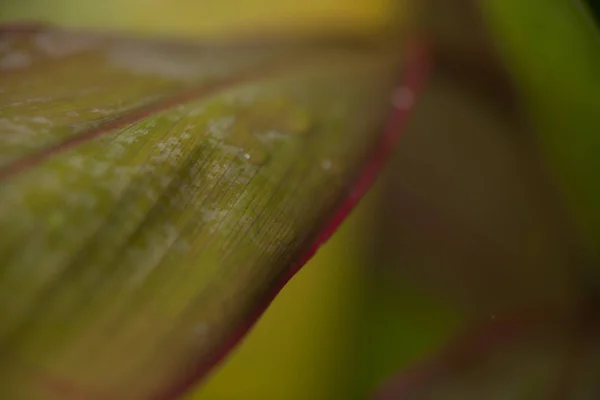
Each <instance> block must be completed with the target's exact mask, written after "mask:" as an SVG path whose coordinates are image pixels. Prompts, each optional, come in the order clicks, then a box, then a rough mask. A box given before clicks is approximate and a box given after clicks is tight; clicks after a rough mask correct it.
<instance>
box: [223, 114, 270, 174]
mask: <svg viewBox="0 0 600 400" xmlns="http://www.w3.org/2000/svg"><path fill="white" fill-rule="evenodd" d="M223 142H224V143H225V144H226V145H228V146H233V147H236V148H238V149H239V151H240V156H241V157H242V158H243V159H244V161H245V162H248V163H250V164H253V165H257V166H261V165H264V164H265V163H266V162H267V160H268V159H269V150H268V149H267V148H266V147H265V146H264V144H262V142H260V141H259V140H258V138H256V137H255V136H254V135H253V134H252V133H251V132H250V131H249V130H248V129H247V128H246V126H244V125H243V124H242V123H241V122H240V121H238V120H236V122H235V123H234V124H233V125H232V126H231V127H230V128H229V129H228V131H227V132H226V134H225V135H224V138H223Z"/></svg>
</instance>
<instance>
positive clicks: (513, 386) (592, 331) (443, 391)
mask: <svg viewBox="0 0 600 400" xmlns="http://www.w3.org/2000/svg"><path fill="white" fill-rule="evenodd" d="M532 311H533V313H531V314H528V312H532ZM552 311H553V310H550V309H539V310H523V312H522V314H520V315H513V316H512V317H507V316H504V317H500V316H499V317H496V318H493V319H492V320H490V321H488V322H484V323H479V324H478V325H476V326H474V327H471V329H469V330H467V331H466V332H465V333H464V334H462V335H460V336H458V337H456V338H454V339H453V340H452V341H451V342H450V343H449V345H448V346H447V347H446V348H445V349H444V350H443V351H441V352H440V353H438V354H436V355H435V356H433V357H429V358H428V359H427V360H423V361H424V362H422V363H420V364H418V365H415V366H413V367H411V368H409V369H407V370H406V371H403V372H401V373H399V374H397V375H396V376H394V377H393V378H392V379H390V380H389V381H388V382H386V384H385V385H384V386H383V387H382V388H381V390H380V391H379V392H378V393H377V397H376V398H377V399H379V400H386V399H390V400H391V399H415V400H437V399H444V400H476V399H527V400H538V399H539V400H542V399H543V400H545V399H578V400H593V399H596V398H598V378H599V375H598V360H599V359H600V358H599V357H598V356H599V355H600V342H599V341H598V336H597V333H598V331H597V326H596V327H593V326H584V327H582V326H581V325H578V323H577V322H575V321H574V320H573V319H571V318H568V317H565V316H564V315H560V314H554V313H553V312H552Z"/></svg>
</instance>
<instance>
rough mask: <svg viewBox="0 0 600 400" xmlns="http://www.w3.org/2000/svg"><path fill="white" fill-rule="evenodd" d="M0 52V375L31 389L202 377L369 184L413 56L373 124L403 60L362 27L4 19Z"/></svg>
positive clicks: (99, 393)
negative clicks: (136, 33) (104, 29)
mask: <svg viewBox="0 0 600 400" xmlns="http://www.w3.org/2000/svg"><path fill="white" fill-rule="evenodd" d="M0 50H1V51H2V53H1V54H0V66H1V68H2V69H1V73H2V74H1V75H0V185H1V186H0V229H1V231H2V239H1V240H0V262H1V264H0V301H1V302H2V308H0V351H1V352H2V357H1V358H0V359H1V363H2V373H1V374H0V391H1V393H2V395H3V396H4V397H7V398H28V399H58V398H60V399H65V398H67V399H68V398H73V399H75V398H77V399H80V398H86V399H88V398H89V399H105V398H110V399H148V398H156V399H163V398H165V399H166V398H172V397H175V396H177V395H179V394H181V393H182V392H183V391H185V389H186V388H187V387H188V386H189V385H190V384H192V383H193V382H194V380H195V379H197V378H200V377H202V376H203V375H204V374H205V373H206V372H207V371H208V370H209V369H210V367H211V366H212V365H214V363H215V362H217V361H218V360H219V359H220V358H221V357H222V356H223V355H224V353H225V352H226V351H227V349H228V348H230V347H231V346H232V345H234V344H235V342H236V341H237V340H238V339H239V337H240V336H241V335H242V334H243V333H244V332H245V331H246V330H247V329H248V328H249V327H250V326H251V324H252V322H253V321H254V319H255V318H256V317H257V315H259V314H260V312H261V311H262V310H263V309H264V307H265V306H266V304H268V301H269V299H270V298H271V296H272V293H273V292H274V291H276V289H277V288H278V287H279V286H280V285H281V284H282V282H285V280H286V279H288V278H289V277H290V276H291V274H293V273H294V272H295V271H296V270H297V268H293V267H294V266H295V265H296V264H298V262H299V261H300V264H301V263H302V262H303V261H305V260H306V259H307V258H308V257H309V256H310V253H307V251H308V250H309V246H310V245H311V243H314V242H315V240H317V241H319V240H320V239H326V238H327V237H328V235H330V234H331V229H332V227H334V226H335V225H337V224H338V223H339V222H340V220H341V219H342V218H343V216H344V215H345V213H346V212H347V208H348V207H345V208H342V209H341V211H338V212H337V213H335V210H339V208H338V207H339V205H340V204H342V203H346V204H348V205H352V204H354V202H355V201H356V200H357V198H358V197H359V196H360V194H362V192H363V191H364V190H365V189H366V184H367V183H368V181H369V180H371V179H372V178H373V174H374V173H375V172H376V169H377V166H378V164H379V163H380V161H381V157H379V156H382V155H384V154H385V153H387V151H388V150H389V146H390V145H391V143H392V139H393V137H394V135H395V133H396V132H397V130H398V128H399V127H401V125H402V124H403V123H404V120H405V116H406V112H407V111H408V110H409V109H410V108H411V106H412V104H413V102H414V95H415V93H416V91H417V90H418V86H419V84H420V82H421V79H422V72H423V66H424V63H425V61H424V58H423V56H422V54H421V53H420V51H418V52H416V53H414V54H413V56H411V57H409V59H407V60H406V62H408V64H409V66H411V69H409V70H407V72H406V73H407V74H408V75H407V76H406V79H407V80H408V82H410V83H411V84H410V85H409V86H408V87H403V88H401V89H400V90H399V91H397V92H396V94H399V95H397V96H396V97H395V99H396V112H395V114H393V118H392V119H391V120H390V121H391V123H390V124H389V126H388V128H387V129H383V128H384V126H385V125H386V123H385V121H386V120H388V116H389V115H390V109H391V105H390V103H391V101H390V99H391V98H392V94H393V90H394V87H395V84H396V83H397V79H398V71H399V66H400V63H401V60H400V58H399V54H398V53H397V52H396V51H394V49H390V48H388V47H387V46H383V45H381V44H377V43H373V42H369V41H366V42H365V41H361V40H354V39H352V40H345V39H344V40H332V41H327V40H324V41H318V42H314V41H305V42H302V41H301V40H296V41H292V42H290V43H283V42H282V43H272V42H270V43H266V42H265V43H258V44H253V45H251V44H246V45H227V44H220V45H211V46H205V45H201V44H194V43H174V42H160V41H153V40H148V39H135V38H134V39H127V38H119V37H110V36H101V35H95V34H85V33H69V32H63V31H60V30H52V29H50V30H48V29H33V30H31V29H22V30H17V29H7V30H5V31H3V32H2V34H1V36H0ZM382 149H383V153H382V152H381V150H382ZM374 153H378V154H379V156H378V157H379V158H377V159H376V162H375V163H373V162H371V160H372V158H373V157H372V155H373V154H374ZM357 185H358V186H357ZM331 215H333V221H331ZM328 220H329V224H326V222H327V221H328ZM323 228H326V229H325V230H324V231H323ZM319 232H321V233H319ZM307 254H308V255H307ZM9 366H10V368H9Z"/></svg>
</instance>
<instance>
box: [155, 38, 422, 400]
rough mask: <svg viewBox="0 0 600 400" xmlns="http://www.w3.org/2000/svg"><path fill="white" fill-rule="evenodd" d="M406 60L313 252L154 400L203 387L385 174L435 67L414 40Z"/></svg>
mask: <svg viewBox="0 0 600 400" xmlns="http://www.w3.org/2000/svg"><path fill="white" fill-rule="evenodd" d="M405 54H406V58H405V62H404V65H403V68H402V69H403V72H402V80H401V84H400V85H399V86H397V87H396V89H395V91H394V96H393V97H392V99H391V106H392V107H391V111H390V114H389V117H388V120H387V123H386V125H385V127H384V131H383V134H382V135H381V140H380V142H379V144H378V146H377V149H376V150H375V151H374V153H373V156H372V157H371V159H370V161H369V162H368V163H367V165H366V167H365V169H364V170H363V171H362V173H361V174H360V175H359V177H358V179H357V180H356V181H355V183H354V185H353V186H352V190H351V191H350V194H349V196H348V197H347V198H346V199H345V200H344V201H343V202H342V203H341V205H340V206H339V207H338V209H337V211H336V212H335V213H334V214H333V216H332V218H331V219H330V220H329V221H328V222H327V223H326V224H325V225H324V227H323V229H322V230H321V231H320V232H319V233H318V234H317V235H316V238H315V239H314V240H313V242H312V245H311V246H310V248H309V249H308V250H307V251H306V252H305V253H304V254H303V255H302V257H301V258H300V259H299V260H298V262H297V263H296V264H295V265H294V266H293V267H292V268H291V269H290V270H289V272H288V273H287V274H286V275H283V277H282V278H280V281H279V282H277V284H276V285H275V286H274V288H273V290H272V291H271V292H270V293H268V294H267V295H266V296H265V298H264V299H263V301H262V304H261V305H260V306H258V307H256V309H255V310H254V312H253V313H252V314H250V315H249V316H248V318H247V319H246V321H244V323H242V324H241V325H240V326H239V327H238V329H237V330H236V331H235V332H234V333H233V334H232V335H231V336H230V337H229V338H227V339H226V340H225V341H224V342H223V343H222V345H221V346H220V347H219V348H218V349H217V350H216V351H215V352H213V353H212V355H211V356H210V357H209V358H206V359H203V360H202V361H201V362H200V363H198V364H197V365H196V367H195V368H194V369H193V370H192V371H191V372H190V373H188V374H186V375H183V376H182V377H181V378H180V379H179V380H178V381H176V382H175V383H174V384H173V385H172V386H171V387H169V388H167V390H165V391H163V392H160V393H157V394H156V396H154V397H152V400H175V399H178V398H180V396H182V395H184V394H185V393H187V392H188V391H189V390H190V388H192V387H193V386H195V385H197V384H199V383H201V382H202V381H203V380H204V379H205V378H206V377H207V375H209V373H210V372H211V371H213V370H214V368H215V367H216V366H217V365H219V364H220V363H221V362H223V360H224V359H225V358H226V357H227V356H228V354H230V353H231V351H232V350H233V349H234V348H235V347H236V346H238V345H239V343H240V342H241V341H242V340H243V338H244V337H245V336H246V335H247V333H248V332H249V331H250V330H251V329H252V327H253V326H254V325H255V324H256V322H257V321H258V320H259V319H260V317H261V316H262V315H263V314H264V312H265V311H266V310H267V308H268V307H269V306H270V304H271V303H272V302H273V300H274V299H275V297H276V296H277V295H278V294H279V292H280V291H281V290H282V289H283V288H284V287H285V286H286V284H287V283H288V282H289V281H290V279H292V278H293V277H294V276H295V275H296V274H297V273H298V271H300V269H301V268H302V267H303V266H304V265H305V264H306V263H307V262H308V261H309V260H310V259H311V258H312V257H313V256H314V255H315V254H316V252H317V251H318V250H319V248H320V247H321V246H322V245H323V244H325V242H327V240H329V238H330V237H331V236H332V235H333V233H335V231H336V230H337V229H338V228H339V226H340V225H341V223H342V222H343V221H344V219H345V218H346V217H347V216H348V215H349V214H350V212H351V211H352V210H353V209H354V208H355V206H356V205H357V204H358V202H359V201H360V199H361V198H362V197H363V196H364V194H365V193H366V192H367V191H368V189H369V188H370V187H371V186H372V184H373V183H374V181H375V179H376V178H377V176H378V174H379V172H380V171H381V170H382V168H383V166H384V165H385V163H386V161H387V160H388V158H389V156H390V154H391V153H392V152H393V149H394V147H395V145H396V143H397V142H398V139H399V137H400V134H401V132H403V131H404V130H405V128H406V126H407V125H408V122H409V120H410V118H409V117H410V116H411V115H412V111H413V109H414V106H415V104H416V103H417V98H418V97H419V95H420V94H421V93H422V91H423V89H424V87H425V85H426V82H427V80H428V77H429V73H430V70H431V65H432V57H431V51H430V47H429V45H428V42H427V41H426V40H424V39H412V40H410V41H409V42H408V43H407V44H406V51H405Z"/></svg>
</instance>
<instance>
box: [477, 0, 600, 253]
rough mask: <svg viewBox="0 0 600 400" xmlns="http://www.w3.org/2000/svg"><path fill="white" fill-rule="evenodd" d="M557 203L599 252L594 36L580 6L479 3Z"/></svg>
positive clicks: (597, 36)
mask: <svg viewBox="0 0 600 400" xmlns="http://www.w3.org/2000/svg"><path fill="white" fill-rule="evenodd" d="M481 4H482V5H483V9H484V11H485V13H486V17H487V19H488V21H489V22H490V26H491V28H492V32H493V33H494V35H495V37H496V39H497V40H496V41H497V43H498V44H499V46H500V48H501V49H502V52H503V54H504V56H505V61H506V65H507V66H508V67H509V69H510V70H511V71H512V72H513V74H514V76H515V79H516V81H517V83H518V85H519V89H520V91H521V93H522V94H523V95H524V98H525V101H526V103H527V105H528V107H529V111H530V112H531V114H532V116H533V118H534V121H535V124H536V126H537V128H538V129H537V131H538V141H539V143H540V144H541V146H542V148H543V150H544V152H545V154H546V155H547V157H548V158H547V159H548V168H549V169H550V170H551V171H552V172H553V173H554V175H555V177H556V180H557V182H558V184H559V185H560V186H561V187H562V188H563V195H564V197H565V199H566V200H567V202H568V204H569V205H570V207H571V210H572V211H573V213H574V215H575V216H576V217H577V218H578V220H579V222H580V224H581V226H582V227H583V228H584V229H585V230H586V232H587V233H588V234H589V235H591V236H592V246H593V247H594V250H595V251H596V252H597V251H598V250H600V180H598V176H600V157H598V154H599V152H600V135H598V129H600V113H599V112H598V110H600V96H598V93H600V31H599V30H598V27H597V26H596V25H595V24H594V21H593V18H592V16H591V15H590V10H589V9H588V8H586V2H584V1H580V0H572V1H564V0H550V1H548V0H534V1H519V0H508V1H506V0H490V1H482V2H481Z"/></svg>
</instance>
